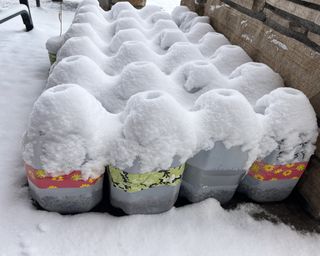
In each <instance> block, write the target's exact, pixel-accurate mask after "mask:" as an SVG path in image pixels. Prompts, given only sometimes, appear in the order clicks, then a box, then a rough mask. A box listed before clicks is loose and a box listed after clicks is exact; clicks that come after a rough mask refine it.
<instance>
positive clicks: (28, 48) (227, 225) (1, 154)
mask: <svg viewBox="0 0 320 256" xmlns="http://www.w3.org/2000/svg"><path fill="white" fill-rule="evenodd" d="M13 2H15V3H16V2H18V1H13V0H4V1H3V2H0V6H9V5H11V4H14V3H13ZM149 3H156V4H161V5H164V6H165V8H166V9H167V10H170V9H172V7H173V6H174V5H176V4H178V3H179V1H173V0H166V1H162V0H161V1H160V0H153V1H151V0H149ZM31 5H32V6H34V5H35V4H34V2H31ZM58 7H59V5H58V4H52V3H51V2H49V1H42V7H41V8H35V7H32V10H31V11H32V15H33V20H34V25H35V29H34V30H32V31H31V32H29V33H26V32H24V25H23V24H22V22H21V19H20V18H19V17H17V18H15V19H13V20H11V21H9V22H6V23H4V24H1V25H0V88H1V93H0V120H1V121H0V141H1V143H0V172H1V179H0V209H1V211H0V256H16V255H17V256H18V255H24V256H38V255H41V256H42V255H46V256H54V255H66V256H69V255H70V256H71V255H77V256H82V255H83V256H90V255H94V256H98V255H113V256H115V255H175V256H176V255H281V256H285V255H290V256H291V255H308V256H310V255H319V254H320V253H319V252H320V236H319V235H316V234H302V233H299V232H296V231H294V230H292V229H291V228H290V227H288V226H285V225H284V224H278V225H275V224H273V223H270V222H268V221H256V220H254V219H253V218H252V217H251V215H250V213H252V212H257V211H261V209H259V208H257V207H256V206H253V205H251V204H246V205H243V206H242V207H240V208H237V209H236V210H232V211H226V210H224V209H223V208H221V206H220V205H219V204H218V203H217V202H216V201H215V200H207V201H205V202H202V203H200V204H194V205H191V206H186V207H183V208H177V209H172V210H171V211H169V212H167V213H164V214H160V215H148V216H130V217H113V216H111V215H109V214H107V213H86V214H79V215H74V216H62V215H60V214H57V213H48V212H45V211H39V210H37V209H35V208H34V207H33V206H32V203H31V200H30V196H29V194H28V189H27V187H26V178H25V173H24V168H23V162H22V156H21V138H22V134H23V132H24V130H25V129H26V125H27V120H28V115H29V114H30V112H31V108H32V105H33V103H34V101H35V100H36V99H37V98H38V96H39V95H40V93H41V92H42V90H43V88H44V86H45V84H46V79H47V76H48V69H49V61H48V57H47V51H46V49H45V42H46V40H47V39H48V38H49V37H51V36H54V35H57V34H58V33H59V22H58V18H57V17H58V9H59V8H58ZM72 7H74V4H73V3H72V2H66V8H65V11H64V27H65V28H67V26H68V24H69V23H70V22H71V19H72V15H73V13H72V12H71V11H68V10H71V9H72Z"/></svg>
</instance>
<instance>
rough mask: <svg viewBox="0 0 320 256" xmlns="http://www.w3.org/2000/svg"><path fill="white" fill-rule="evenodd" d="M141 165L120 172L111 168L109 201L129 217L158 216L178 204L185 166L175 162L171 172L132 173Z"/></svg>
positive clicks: (109, 172)
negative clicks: (136, 215)
mask: <svg viewBox="0 0 320 256" xmlns="http://www.w3.org/2000/svg"><path fill="white" fill-rule="evenodd" d="M137 168H139V164H134V166H133V167H131V168H128V169H125V170H124V171H121V170H119V169H117V168H114V167H111V166H110V167H109V171H108V174H109V181H110V201H111V204H112V205H113V206H114V207H117V208H120V209H122V210H123V211H124V212H125V213H127V214H156V213H162V212H165V211H168V210H169V209H171V208H172V207H173V205H174V204H175V202H176V200H177V197H178V194H179V190H180V184H181V179H182V174H183V170H184V165H181V164H180V163H177V162H175V163H173V164H172V166H171V168H170V169H169V170H161V171H153V172H148V173H142V174H141V173H132V170H134V169H137Z"/></svg>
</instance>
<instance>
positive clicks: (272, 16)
mask: <svg viewBox="0 0 320 256" xmlns="http://www.w3.org/2000/svg"><path fill="white" fill-rule="evenodd" d="M263 12H264V14H265V15H266V18H267V22H270V21H271V22H273V23H277V24H279V25H280V26H282V27H285V28H290V23H291V21H290V20H288V19H286V18H284V17H282V16H280V15H278V14H276V13H274V12H273V11H271V10H269V9H266V8H265V9H264V10H263Z"/></svg>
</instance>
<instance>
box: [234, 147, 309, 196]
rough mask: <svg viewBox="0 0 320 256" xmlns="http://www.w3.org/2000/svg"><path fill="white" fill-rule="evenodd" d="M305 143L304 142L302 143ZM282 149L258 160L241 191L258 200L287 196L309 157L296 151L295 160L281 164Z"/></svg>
mask: <svg viewBox="0 0 320 256" xmlns="http://www.w3.org/2000/svg"><path fill="white" fill-rule="evenodd" d="M302 145H303V144H302ZM280 155H281V151H280V150H275V151H273V152H272V153H271V154H270V155H269V156H267V157H266V158H265V159H263V160H262V161H256V162H255V163H254V164H253V165H252V167H251V168H250V170H249V173H248V175H247V176H246V177H245V178H244V179H243V180H242V182H241V185H240V187H239V192H241V193H244V194H246V195H247V196H248V197H249V198H251V199H252V200H254V201H257V202H273V201H281V200H284V199H285V198H287V197H288V196H289V195H290V194H291V192H292V190H293V189H294V187H295V186H296V185H297V183H298V181H299V179H300V177H301V176H302V174H303V172H304V170H305V169H306V167H307V164H308V161H309V159H307V158H306V155H305V154H304V153H303V146H302V147H301V150H300V152H296V154H295V156H296V159H294V162H293V161H292V162H291V163H289V162H288V163H286V164H280V163H279V161H278V160H277V159H278V157H279V156H280Z"/></svg>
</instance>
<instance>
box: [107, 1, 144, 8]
mask: <svg viewBox="0 0 320 256" xmlns="http://www.w3.org/2000/svg"><path fill="white" fill-rule="evenodd" d="M117 2H130V3H131V4H132V5H133V6H135V7H143V6H145V5H146V0H127V1H125V0H112V3H113V4H115V3H117Z"/></svg>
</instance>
